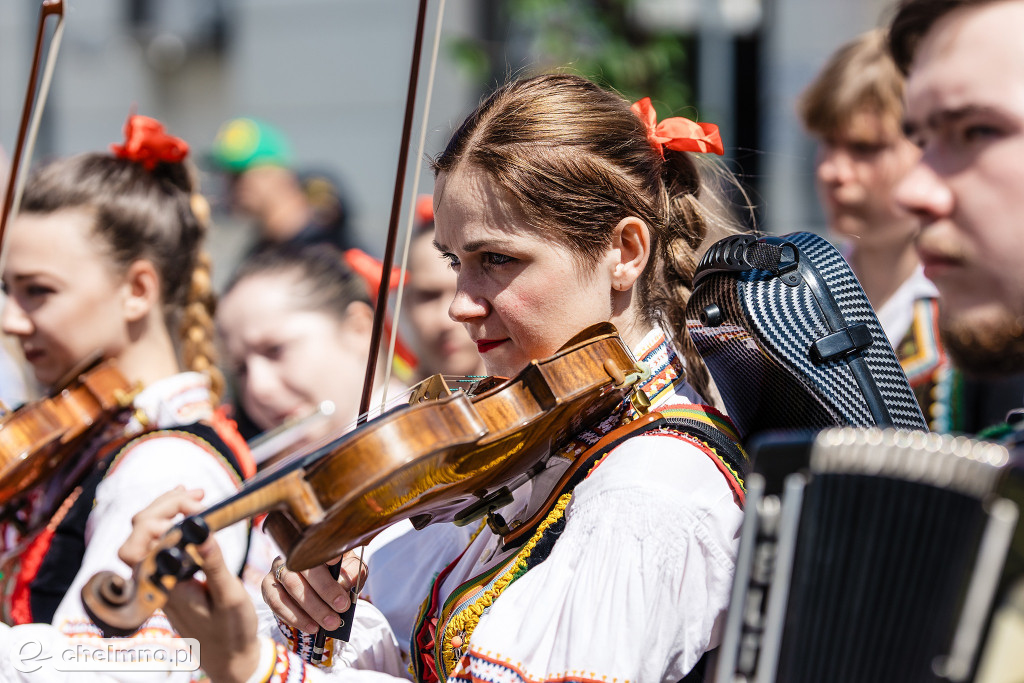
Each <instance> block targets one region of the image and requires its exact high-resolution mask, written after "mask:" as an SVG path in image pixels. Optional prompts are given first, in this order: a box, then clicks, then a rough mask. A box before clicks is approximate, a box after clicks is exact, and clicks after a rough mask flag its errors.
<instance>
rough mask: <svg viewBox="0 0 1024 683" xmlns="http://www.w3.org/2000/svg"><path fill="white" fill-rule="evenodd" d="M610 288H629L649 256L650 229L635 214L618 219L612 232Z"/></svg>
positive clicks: (634, 282) (645, 265)
mask: <svg viewBox="0 0 1024 683" xmlns="http://www.w3.org/2000/svg"><path fill="white" fill-rule="evenodd" d="M611 250H612V254H613V261H612V264H611V266H612V273H611V275H612V288H613V289H616V290H618V291H620V292H624V291H626V290H628V289H630V288H631V287H632V286H633V285H634V284H636V281H637V280H639V279H640V274H641V273H643V272H644V268H646V267H647V261H648V260H649V259H650V257H651V230H650V228H648V227H647V223H645V222H644V221H642V220H640V219H639V218H637V217H636V216H627V217H626V218H623V219H622V220H621V221H619V224H618V225H616V226H615V230H614V231H613V232H612V245H611Z"/></svg>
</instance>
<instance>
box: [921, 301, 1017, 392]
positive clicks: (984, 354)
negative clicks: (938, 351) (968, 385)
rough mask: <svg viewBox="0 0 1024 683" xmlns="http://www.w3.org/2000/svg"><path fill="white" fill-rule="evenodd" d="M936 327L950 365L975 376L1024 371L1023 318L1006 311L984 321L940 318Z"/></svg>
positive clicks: (996, 375)
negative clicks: (950, 362)
mask: <svg viewBox="0 0 1024 683" xmlns="http://www.w3.org/2000/svg"><path fill="white" fill-rule="evenodd" d="M939 330H940V333H941V335H942V343H943V344H944V345H945V348H946V352H947V353H949V355H950V357H951V358H952V359H953V365H954V366H955V367H956V368H958V369H959V370H962V371H963V372H965V373H967V374H969V375H974V376H978V377H1001V376H1005V375H1008V374H1015V373H1019V372H1024V317H1021V318H1015V317H1014V316H1013V315H1011V314H1010V313H1009V312H1006V313H1005V314H1004V315H1001V316H999V318H998V319H990V320H985V321H981V322H978V321H970V322H969V321H967V320H963V319H958V320H948V319H946V318H945V317H942V318H940V321H939Z"/></svg>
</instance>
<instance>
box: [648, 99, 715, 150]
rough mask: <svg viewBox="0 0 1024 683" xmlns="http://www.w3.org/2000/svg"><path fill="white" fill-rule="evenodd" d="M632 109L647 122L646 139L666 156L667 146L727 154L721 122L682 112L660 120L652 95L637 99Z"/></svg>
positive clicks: (675, 148) (676, 148)
mask: <svg viewBox="0 0 1024 683" xmlns="http://www.w3.org/2000/svg"><path fill="white" fill-rule="evenodd" d="M630 109H632V110H633V113H634V114H636V115H637V116H639V117H640V120H641V121H643V122H644V125H646V126H647V140H648V141H649V142H650V143H651V147H653V148H654V149H656V150H657V151H658V154H660V155H661V158H662V159H664V158H665V147H668V148H669V149H674V150H676V151H677V152H711V153H713V154H725V147H723V146H722V136H721V135H719V134H718V126H716V125H715V124H713V123H697V122H696V121H691V120H690V119H687V118H683V117H682V116H674V117H672V118H669V119H665V120H664V121H662V122H661V123H658V115H657V114H656V113H655V111H654V105H653V104H651V98H650V97H645V98H643V99H642V100H640V101H639V102H636V103H634V104H633V106H632V107H630Z"/></svg>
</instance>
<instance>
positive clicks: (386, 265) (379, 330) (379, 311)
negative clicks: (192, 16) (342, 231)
mask: <svg viewBox="0 0 1024 683" xmlns="http://www.w3.org/2000/svg"><path fill="white" fill-rule="evenodd" d="M426 19H427V0H420V2H419V10H418V12H417V15H416V33H415V38H414V40H413V48H412V64H411V66H410V67H409V87H408V89H407V91H406V96H405V116H404V118H403V121H402V140H401V142H400V143H399V144H400V146H399V150H398V169H397V170H396V172H395V191H394V194H393V195H392V198H391V218H390V220H389V221H388V237H387V243H386V245H385V248H384V261H383V265H382V267H381V281H380V286H379V288H378V289H377V305H376V306H375V307H374V309H373V326H372V328H371V332H370V334H371V338H370V354H369V357H368V358H367V359H366V375H365V376H364V378H363V393H362V396H361V397H360V399H359V417H358V419H357V421H356V424H357V425H359V424H363V423H365V422H366V421H367V419H368V418H369V409H370V401H371V397H372V396H373V380H374V377H375V376H376V374H377V356H378V355H379V354H380V339H381V336H382V335H383V330H384V318H385V314H386V312H387V305H388V292H389V291H390V288H391V268H392V266H393V265H394V262H395V245H396V244H397V241H398V223H399V218H400V216H401V213H402V196H403V195H404V193H405V175H406V171H407V169H408V162H409V141H410V139H411V137H412V121H413V114H414V113H415V110H416V89H417V86H418V84H419V74H420V57H421V55H422V52H423V34H424V27H425V26H426ZM438 22H440V14H439V15H438ZM439 32H440V26H439V27H438V33H439ZM435 52H436V48H435ZM424 119H426V114H425V113H424ZM418 175H419V174H418V173H417V176H418ZM395 323H396V327H397V320H396V321H395ZM395 334H397V329H396V330H395V331H394V332H393V334H392V337H394V336H395ZM360 562H362V560H361V559H360ZM340 568H341V563H340V562H339V563H338V564H335V565H332V566H331V574H332V575H334V577H335V578H338V575H339V573H340V571H341V569H340ZM355 607H356V603H355V595H353V597H352V605H351V607H349V609H348V610H347V611H346V612H345V613H344V614H342V615H341V619H342V621H341V626H339V627H338V629H337V630H336V631H335V633H341V634H344V636H343V637H342V639H343V640H347V639H348V638H347V634H348V632H349V631H350V630H351V627H352V620H353V619H354V614H355ZM326 641H327V631H325V630H324V629H323V628H320V629H318V630H317V632H316V637H315V640H314V642H313V653H312V658H311V659H312V662H313V663H314V664H317V663H319V662H320V660H321V659H322V658H323V652H324V646H325V644H326Z"/></svg>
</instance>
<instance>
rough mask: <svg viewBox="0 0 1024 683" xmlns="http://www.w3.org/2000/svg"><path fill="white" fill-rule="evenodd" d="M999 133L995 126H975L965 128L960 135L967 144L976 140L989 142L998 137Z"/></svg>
mask: <svg viewBox="0 0 1024 683" xmlns="http://www.w3.org/2000/svg"><path fill="white" fill-rule="evenodd" d="M999 133H1000V131H999V129H998V128H996V127H995V126H989V125H985V124H975V125H971V126H967V127H965V128H964V130H963V133H962V135H963V138H964V140H966V141H967V142H976V141H978V140H989V139H991V138H994V137H996V136H998V135H999Z"/></svg>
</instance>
